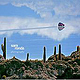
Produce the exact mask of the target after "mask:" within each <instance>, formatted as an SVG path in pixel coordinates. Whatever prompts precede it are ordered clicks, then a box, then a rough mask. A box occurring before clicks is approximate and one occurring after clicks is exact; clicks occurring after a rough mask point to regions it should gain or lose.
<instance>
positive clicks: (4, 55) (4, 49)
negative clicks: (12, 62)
mask: <svg viewBox="0 0 80 80" xmlns="http://www.w3.org/2000/svg"><path fill="white" fill-rule="evenodd" d="M1 49H2V51H3V57H4V59H6V37H5V38H4V44H1Z"/></svg>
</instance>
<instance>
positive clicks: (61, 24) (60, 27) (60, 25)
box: [58, 22, 65, 31]
mask: <svg viewBox="0 0 80 80" xmlns="http://www.w3.org/2000/svg"><path fill="white" fill-rule="evenodd" d="M64 28H65V25H64V24H63V23H61V22H59V24H58V29H59V31H61V30H63V29H64Z"/></svg>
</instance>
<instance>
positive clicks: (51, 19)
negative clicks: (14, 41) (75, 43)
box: [0, 0, 80, 40]
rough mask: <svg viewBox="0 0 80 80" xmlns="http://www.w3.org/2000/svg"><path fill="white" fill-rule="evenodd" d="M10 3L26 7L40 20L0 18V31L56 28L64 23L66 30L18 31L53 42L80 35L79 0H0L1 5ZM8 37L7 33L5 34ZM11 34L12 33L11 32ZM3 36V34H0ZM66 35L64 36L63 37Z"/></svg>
mask: <svg viewBox="0 0 80 80" xmlns="http://www.w3.org/2000/svg"><path fill="white" fill-rule="evenodd" d="M8 3H11V4H12V5H14V6H16V7H21V6H26V7H29V8H31V9H32V10H34V11H35V12H36V13H37V14H40V16H41V18H42V19H35V18H18V17H0V28H1V29H21V28H27V27H29V28H30V27H39V26H41V27H44V26H52V25H53V26H55V25H56V26H57V24H58V22H59V21H62V22H64V23H65V25H66V28H65V29H64V30H62V31H58V30H57V27H54V28H53V29H44V30H30V31H19V33H20V34H21V35H23V34H25V33H26V34H34V33H37V34H38V35H42V36H47V37H49V38H52V39H55V40H62V39H64V38H68V37H69V35H70V34H74V33H75V34H80V33H79V32H80V26H79V25H80V18H78V17H77V16H79V15H80V9H79V8H80V1H79V0H75V1H74V0H69V1H67V0H0V4H1V5H5V4H8ZM6 33H7V34H8V35H9V34H10V33H9V32H6ZM12 33H13V32H12ZM0 34H5V32H0ZM65 35H66V36H65Z"/></svg>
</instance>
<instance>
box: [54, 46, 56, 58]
mask: <svg viewBox="0 0 80 80" xmlns="http://www.w3.org/2000/svg"><path fill="white" fill-rule="evenodd" d="M54 60H57V55H56V46H54Z"/></svg>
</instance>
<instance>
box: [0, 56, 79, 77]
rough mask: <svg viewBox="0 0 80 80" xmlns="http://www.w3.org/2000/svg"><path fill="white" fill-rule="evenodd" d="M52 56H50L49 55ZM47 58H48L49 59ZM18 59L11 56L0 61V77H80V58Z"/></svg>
mask: <svg viewBox="0 0 80 80" xmlns="http://www.w3.org/2000/svg"><path fill="white" fill-rule="evenodd" d="M51 58H52V56H51ZM51 58H49V59H51ZM49 59H48V61H46V63H43V61H38V60H34V61H33V60H30V61H20V60H18V59H17V58H15V57H13V58H12V59H9V60H3V61H1V62H0V79H2V78H5V79H60V78H63V79H65V78H66V79H69V78H70V79H72V78H80V60H79V59H76V60H74V61H72V60H68V61H65V60H58V61H50V60H49Z"/></svg>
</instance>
